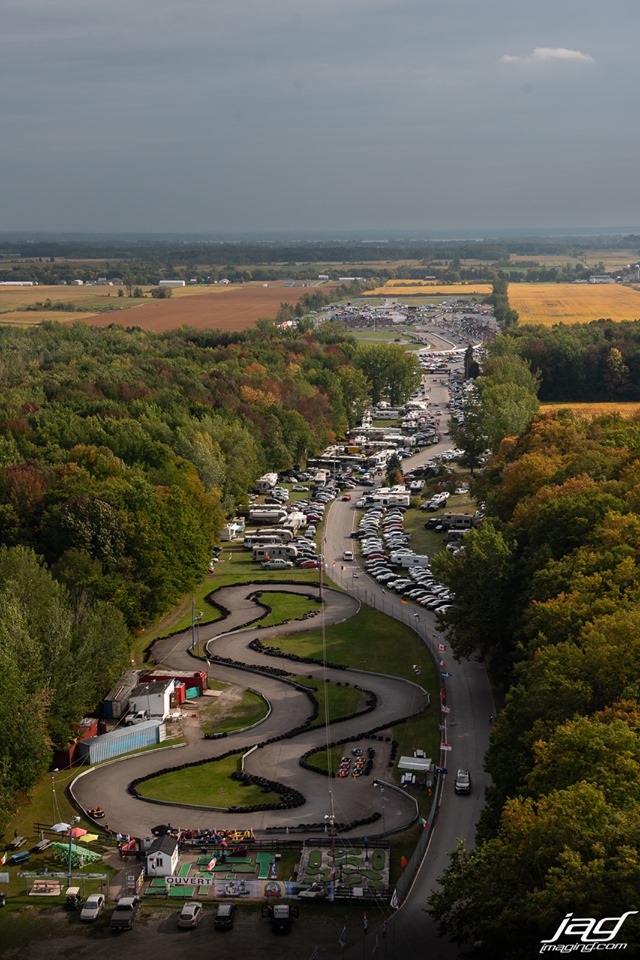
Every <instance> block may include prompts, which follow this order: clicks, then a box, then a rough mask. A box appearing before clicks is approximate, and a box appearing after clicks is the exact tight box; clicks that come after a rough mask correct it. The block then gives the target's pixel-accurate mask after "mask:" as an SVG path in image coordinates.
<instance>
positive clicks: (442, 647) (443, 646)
mask: <svg viewBox="0 0 640 960" xmlns="http://www.w3.org/2000/svg"><path fill="white" fill-rule="evenodd" d="M446 649H447V647H446V644H444V643H439V644H438V650H446Z"/></svg>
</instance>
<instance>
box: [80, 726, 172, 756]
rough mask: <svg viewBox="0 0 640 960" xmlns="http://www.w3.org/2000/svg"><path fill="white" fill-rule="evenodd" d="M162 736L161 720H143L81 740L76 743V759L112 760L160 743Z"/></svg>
mask: <svg viewBox="0 0 640 960" xmlns="http://www.w3.org/2000/svg"><path fill="white" fill-rule="evenodd" d="M164 737H165V726H164V723H163V722H162V721H161V720H145V721H144V723H137V724H135V726H133V727H122V728H121V729H120V728H119V729H117V730H110V731H109V733H103V734H102V735H101V736H98V737H91V738H90V739H89V740H81V741H80V742H79V743H78V759H79V760H80V762H82V763H89V764H91V763H100V762H101V761H103V760H112V759H113V758H114V757H121V756H122V755H123V754H125V753H131V752H132V751H134V750H142V748H143V747H150V746H153V745H154V744H156V743H160V742H161V741H162V740H164Z"/></svg>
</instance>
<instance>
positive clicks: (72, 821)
mask: <svg viewBox="0 0 640 960" xmlns="http://www.w3.org/2000/svg"><path fill="white" fill-rule="evenodd" d="M74 823H80V817H71V820H70V821H69V858H68V860H67V886H68V887H70V886H71V853H72V849H73V825H74Z"/></svg>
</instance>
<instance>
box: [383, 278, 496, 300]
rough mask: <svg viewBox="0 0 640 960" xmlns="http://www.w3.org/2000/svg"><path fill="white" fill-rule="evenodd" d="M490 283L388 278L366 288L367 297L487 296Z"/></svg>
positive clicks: (489, 291) (489, 290)
mask: <svg viewBox="0 0 640 960" xmlns="http://www.w3.org/2000/svg"><path fill="white" fill-rule="evenodd" d="M491 289H492V288H491V284H490V283H449V284H446V283H433V281H429V280H389V281H388V282H387V283H385V285H384V287H376V289H375V290H367V293H366V295H367V296H368V297H394V298H395V299H397V298H401V297H430V296H434V297H435V296H440V297H442V296H444V297H457V296H460V294H468V295H472V294H477V295H478V296H487V294H489V293H491Z"/></svg>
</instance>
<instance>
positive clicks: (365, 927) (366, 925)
mask: <svg viewBox="0 0 640 960" xmlns="http://www.w3.org/2000/svg"><path fill="white" fill-rule="evenodd" d="M362 929H363V930H364V932H365V936H366V934H367V933H368V932H369V921H368V920H367V915H366V913H363V914H362Z"/></svg>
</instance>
